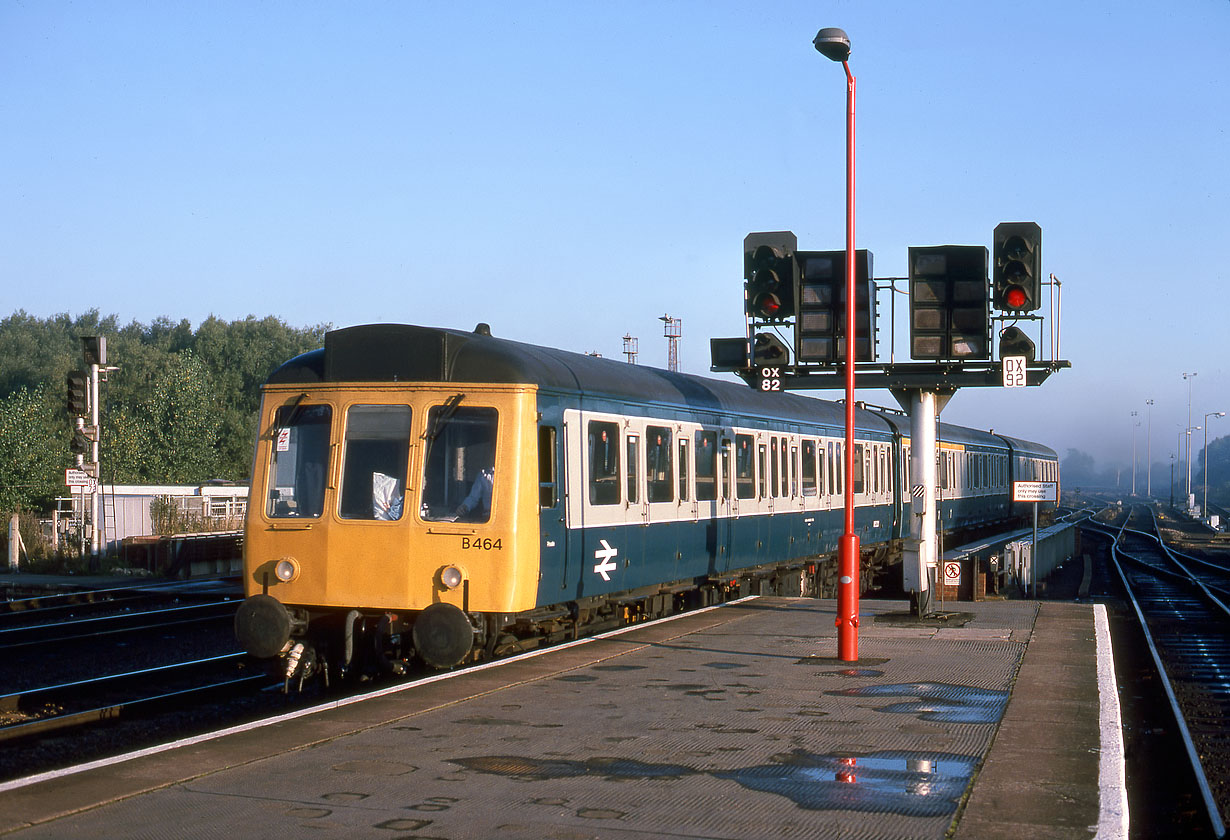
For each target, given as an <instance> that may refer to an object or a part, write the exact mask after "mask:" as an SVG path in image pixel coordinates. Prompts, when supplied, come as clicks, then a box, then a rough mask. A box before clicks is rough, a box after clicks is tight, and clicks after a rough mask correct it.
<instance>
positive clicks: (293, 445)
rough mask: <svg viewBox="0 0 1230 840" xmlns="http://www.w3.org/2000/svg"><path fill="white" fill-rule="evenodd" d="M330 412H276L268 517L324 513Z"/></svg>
mask: <svg viewBox="0 0 1230 840" xmlns="http://www.w3.org/2000/svg"><path fill="white" fill-rule="evenodd" d="M332 418H333V410H332V409H331V408H330V407H329V406H327V405H309V406H304V405H301V404H299V402H296V403H295V404H294V405H288V406H283V407H282V408H279V409H278V413H277V418H276V419H275V420H274V430H273V460H272V462H271V463H270V465H269V490H268V496H267V500H268V502H267V506H266V508H265V513H266V514H267V515H269V516H271V517H276V518H282V517H301V516H306V517H316V516H320V514H321V513H323V512H324V507H325V479H326V477H327V475H326V474H327V473H328V470H329V432H330V425H331V423H332Z"/></svg>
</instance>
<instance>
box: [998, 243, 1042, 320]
mask: <svg viewBox="0 0 1230 840" xmlns="http://www.w3.org/2000/svg"><path fill="white" fill-rule="evenodd" d="M993 251H994V255H995V256H994V270H993V282H992V303H993V305H994V307H995V308H996V309H998V310H1000V311H1001V312H1033V311H1034V310H1035V309H1038V308H1039V307H1041V306H1042V228H1041V227H1039V226H1038V223H1037V222H1001V223H1000V224H998V225H996V226H995V236H994V249H993Z"/></svg>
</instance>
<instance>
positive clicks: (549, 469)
mask: <svg viewBox="0 0 1230 840" xmlns="http://www.w3.org/2000/svg"><path fill="white" fill-rule="evenodd" d="M556 470H557V466H556V462H555V427H554V426H539V427H538V506H539V507H541V508H553V507H555V503H556V502H557V501H559V490H558V489H557V488H558V481H557V479H556V477H555V476H556Z"/></svg>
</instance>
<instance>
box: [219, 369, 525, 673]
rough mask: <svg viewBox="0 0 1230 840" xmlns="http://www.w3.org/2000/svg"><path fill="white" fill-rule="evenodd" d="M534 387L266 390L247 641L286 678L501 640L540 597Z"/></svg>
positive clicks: (245, 615) (462, 651) (471, 652)
mask: <svg viewBox="0 0 1230 840" xmlns="http://www.w3.org/2000/svg"><path fill="white" fill-rule="evenodd" d="M535 410H536V408H535V389H534V388H533V387H532V386H523V385H481V384H471V383H457V382H451V383H441V382H430V383H407V382H379V383H369V382H320V383H302V382H296V383H288V384H270V385H266V386H265V389H264V393H263V400H262V406H261V411H260V427H259V435H258V440H257V445H256V454H255V459H254V465H253V474H252V495H251V499H250V502H249V506H248V518H247V523H246V528H245V535H244V584H245V594H246V595H247V596H248V597H247V598H246V599H245V601H244V602H243V604H242V605H241V607H240V609H239V611H238V614H237V616H236V635H237V636H238V638H239V640H240V642H241V643H242V644H243V645H244V646H245V648H246V649H247V650H248V651H249V653H252V654H253V655H255V656H258V657H262V658H269V657H283V658H285V660H286V661H285V666H284V667H285V670H286V676H287V677H288V678H291V677H293V676H295V675H298V676H299V677H300V678H303V677H305V676H310V675H311V674H313V673H318V672H322V673H324V675H325V676H326V679H327V678H328V677H329V675H330V674H335V675H336V676H339V677H346V676H353V675H356V674H359V673H370V672H373V671H378V670H384V671H391V672H398V673H399V672H404V670H405V669H406V667H407V666H408V664H409V662H410V661H411V659H413V658H414V657H416V656H417V657H418V658H420V659H422V660H423V661H425V662H427V663H428V664H430V665H432V666H435V667H450V666H452V665H455V664H458V663H461V662H464V661H467V660H468V659H470V658H472V657H473V656H475V655H476V653H477V652H478V651H481V650H482V648H483V647H484V646H485V645H490V646H493V645H494V638H495V635H496V633H497V632H498V616H499V615H500V614H507V613H516V612H519V611H522V610H526V609H530V608H532V607H533V606H534V601H535V598H536V594H537V588H538V558H539V545H538V535H537V514H538V486H537V470H536V464H535V458H536V452H537V442H536V439H535V430H536V414H535Z"/></svg>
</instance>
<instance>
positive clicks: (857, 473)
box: [854, 443, 863, 496]
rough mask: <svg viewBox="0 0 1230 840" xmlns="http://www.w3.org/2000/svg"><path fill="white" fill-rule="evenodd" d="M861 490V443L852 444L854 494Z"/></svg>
mask: <svg viewBox="0 0 1230 840" xmlns="http://www.w3.org/2000/svg"><path fill="white" fill-rule="evenodd" d="M862 492H863V445H862V444H861V443H856V444H854V495H856V496H857V495H858V494H859V493H862Z"/></svg>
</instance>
